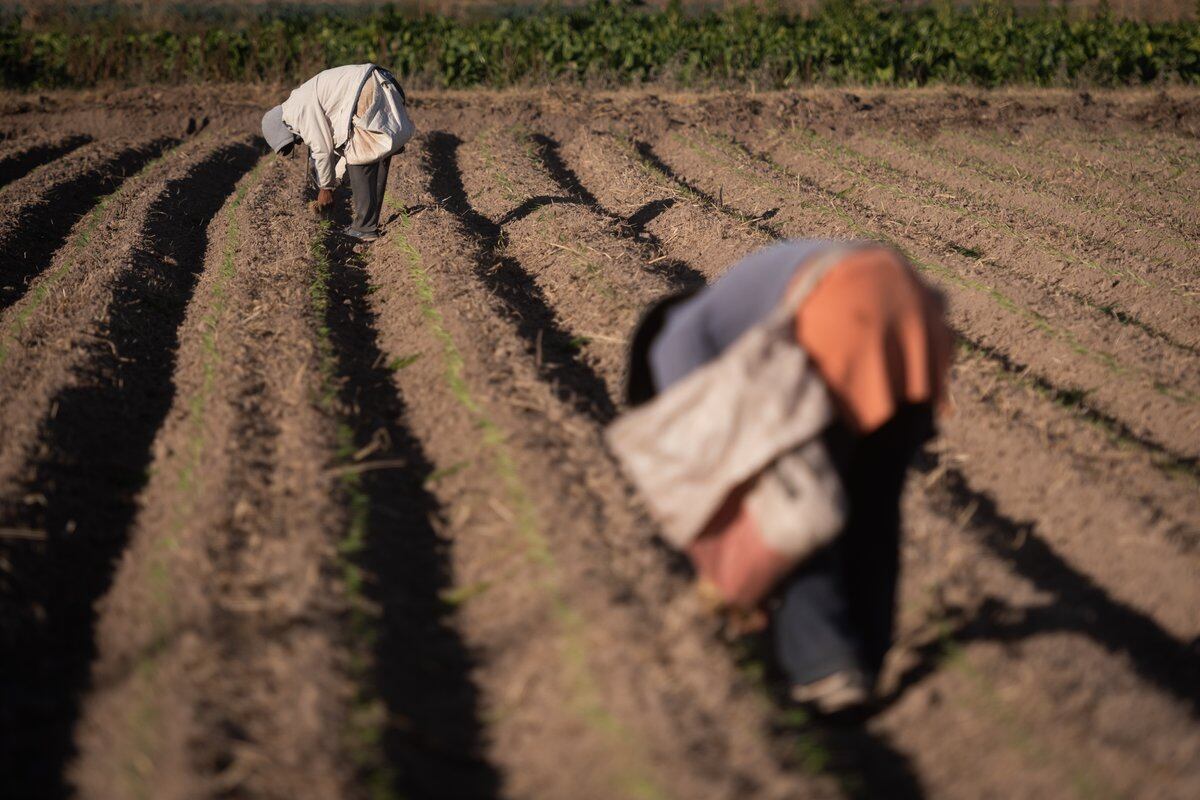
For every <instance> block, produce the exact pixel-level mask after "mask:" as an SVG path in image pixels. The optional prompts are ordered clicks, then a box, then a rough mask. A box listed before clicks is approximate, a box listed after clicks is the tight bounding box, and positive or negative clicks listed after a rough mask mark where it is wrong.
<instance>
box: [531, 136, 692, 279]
mask: <svg viewBox="0 0 1200 800" xmlns="http://www.w3.org/2000/svg"><path fill="white" fill-rule="evenodd" d="M529 138H530V141H531V142H532V143H533V145H534V156H535V160H536V162H537V163H538V164H539V165H540V167H541V168H542V169H543V170H544V171H545V172H546V173H547V174H548V175H549V176H550V178H551V180H553V181H554V183H555V184H556V185H557V186H558V189H559V190H560V191H561V192H562V193H564V194H565V195H567V196H568V197H574V198H576V199H578V200H579V201H580V204H581V205H582V206H584V207H585V208H587V209H589V210H591V211H593V212H594V213H596V214H597V215H599V216H600V217H601V218H602V219H604V220H606V221H607V222H608V223H609V224H610V225H611V228H612V231H611V232H612V233H613V234H614V235H616V236H618V237H620V238H622V239H627V240H629V241H630V242H632V243H633V245H634V246H636V247H637V248H638V250H639V251H640V255H641V264H640V268H641V269H643V270H645V271H647V272H650V273H651V274H653V275H657V276H660V277H661V278H662V279H663V280H664V281H665V282H666V283H667V285H669V286H670V287H671V288H673V289H675V290H683V289H688V288H693V287H696V286H699V285H701V284H702V283H703V282H704V276H703V275H702V274H701V273H700V272H698V271H697V270H696V269H694V268H693V267H692V266H691V265H690V264H688V263H687V262H685V261H683V260H681V259H678V258H674V257H672V256H671V255H670V254H669V253H667V251H666V247H665V246H664V244H663V241H662V239H661V238H659V237H658V236H656V235H655V234H654V233H653V232H651V231H648V230H646V226H647V224H648V223H649V222H650V221H651V220H652V219H653V218H654V217H656V216H658V215H660V214H661V213H662V212H663V211H664V210H666V207H667V206H668V205H669V204H670V199H669V198H667V199H662V200H651V201H650V202H648V203H642V204H640V205H638V206H637V207H636V208H634V209H632V210H631V212H630V213H629V214H628V215H627V216H622V215H621V214H618V213H616V212H614V211H612V210H610V209H608V208H605V207H604V205H602V204H601V203H600V201H599V200H598V199H597V198H596V196H595V195H593V194H592V193H591V192H590V191H589V190H588V189H587V187H586V185H585V184H584V182H583V180H582V179H581V178H580V177H579V175H577V174H576V173H575V171H574V170H573V169H571V167H570V166H569V165H568V164H567V163H566V161H565V160H564V159H563V154H562V145H561V144H560V143H559V142H558V141H556V140H555V139H554V138H552V137H551V136H549V135H547V134H546V133H536V134H533V135H531V136H530V137H529Z"/></svg>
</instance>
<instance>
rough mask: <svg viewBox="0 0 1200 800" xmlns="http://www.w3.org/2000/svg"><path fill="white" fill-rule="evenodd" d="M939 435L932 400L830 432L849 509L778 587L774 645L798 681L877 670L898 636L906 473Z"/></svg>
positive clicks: (828, 436) (828, 437) (828, 441)
mask: <svg viewBox="0 0 1200 800" xmlns="http://www.w3.org/2000/svg"><path fill="white" fill-rule="evenodd" d="M932 434H933V413H932V409H931V407H930V406H929V405H928V404H919V405H909V406H904V407H902V408H901V409H900V410H899V411H898V412H897V413H896V415H895V416H894V417H892V419H891V420H890V421H888V422H887V423H886V424H884V425H883V426H882V427H880V428H879V429H878V430H876V431H873V432H872V433H870V434H868V435H867V436H865V437H861V438H856V437H854V436H853V435H852V434H851V433H850V432H849V431H848V430H847V429H846V428H844V427H843V426H841V425H837V426H835V427H834V428H831V429H830V430H829V431H828V432H827V433H826V444H827V445H828V447H829V451H830V453H831V454H832V455H833V458H834V461H835V462H836V463H837V466H838V471H839V472H840V473H841V476H842V480H843V482H844V484H845V487H846V492H847V497H848V500H849V504H850V513H849V517H848V519H847V521H846V526H845V528H843V529H842V532H841V533H840V534H839V535H838V537H837V539H836V540H834V542H833V543H832V544H831V545H829V546H828V547H826V548H824V549H823V550H821V551H820V552H819V553H817V554H816V555H814V556H813V557H812V558H810V559H808V560H807V561H805V562H804V563H803V564H801V565H800V566H799V567H798V568H797V569H796V571H795V572H793V573H792V575H790V576H789V577H788V578H787V579H786V580H785V581H784V582H783V584H782V587H781V589H780V592H779V595H778V598H777V600H778V607H777V608H776V610H775V612H774V614H773V620H772V623H773V635H774V641H775V651H776V654H777V656H778V658H779V663H780V666H781V667H782V668H783V670H784V673H785V674H786V675H787V677H788V678H789V679H790V680H791V682H792V683H794V684H803V683H812V682H813V681H816V680H819V679H821V678H824V677H826V676H828V675H832V674H833V673H835V672H838V671H840V670H846V669H853V668H857V669H860V670H862V671H863V672H865V673H866V674H867V675H868V676H874V675H877V674H878V672H879V669H880V667H881V666H882V665H883V658H884V656H885V655H886V654H887V651H888V649H889V648H890V647H891V645H892V631H893V627H894V621H895V608H896V584H897V580H898V578H899V573H900V495H901V492H902V491H903V489H904V477H905V473H906V472H907V471H908V466H909V464H910V463H911V461H912V459H913V457H914V456H915V455H916V452H917V450H918V449H920V447H921V445H922V444H923V443H924V442H925V441H927V440H928V439H929V438H930V436H932Z"/></svg>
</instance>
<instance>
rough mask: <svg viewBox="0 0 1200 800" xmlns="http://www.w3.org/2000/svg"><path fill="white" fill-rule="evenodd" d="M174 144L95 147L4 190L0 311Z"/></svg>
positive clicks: (161, 141) (0, 229) (168, 141)
mask: <svg viewBox="0 0 1200 800" xmlns="http://www.w3.org/2000/svg"><path fill="white" fill-rule="evenodd" d="M174 143H175V140H171V139H155V140H153V141H143V142H137V143H129V144H121V143H119V142H102V143H101V142H98V143H95V144H93V145H88V146H86V147H84V148H81V149H80V150H79V151H77V152H76V153H74V154H72V155H71V156H68V157H67V158H64V159H61V160H60V161H58V162H55V163H53V164H51V165H49V167H47V168H46V170H44V171H38V172H36V173H35V174H32V175H29V176H27V177H26V178H24V179H23V180H21V181H18V182H16V183H14V184H12V185H11V186H9V187H8V188H7V190H6V191H5V193H4V196H3V199H2V201H0V219H2V222H0V254H2V255H0V274H3V279H0V310H2V309H4V308H7V307H8V306H10V305H11V304H12V303H13V302H14V301H15V300H16V299H17V298H19V297H20V296H21V295H23V294H24V293H25V291H26V287H27V284H28V282H29V280H30V279H31V278H33V277H34V276H36V275H38V274H39V273H41V272H42V271H43V270H44V269H45V268H46V266H47V265H48V264H49V263H50V260H51V259H52V258H53V256H54V253H55V251H56V250H58V248H59V247H61V246H62V244H63V242H65V241H66V240H67V237H68V236H69V235H70V233H71V228H72V226H73V225H74V224H75V223H76V222H77V221H78V220H79V219H80V217H82V216H83V215H84V214H86V213H87V211H88V209H89V208H91V207H92V206H93V205H94V204H95V203H96V201H97V200H99V199H100V198H101V197H103V196H104V195H106V194H108V193H109V192H112V191H113V190H114V189H116V188H117V187H118V186H120V185H121V182H122V181H123V180H125V178H126V176H128V175H129V174H132V173H134V172H137V171H138V169H140V168H141V167H142V166H143V165H145V164H146V163H147V162H149V161H150V160H151V159H153V158H155V157H156V156H158V155H160V154H161V153H162V152H163V151H164V150H166V149H167V148H168V147H170V146H171V145H172V144H174Z"/></svg>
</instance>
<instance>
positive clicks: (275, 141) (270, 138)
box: [262, 105, 298, 153]
mask: <svg viewBox="0 0 1200 800" xmlns="http://www.w3.org/2000/svg"><path fill="white" fill-rule="evenodd" d="M262 134H263V138H264V139H266V140H267V145H268V146H269V147H270V148H271V149H272V150H274V151H275V152H276V153H278V152H279V151H280V150H282V149H283V148H285V147H287V146H288V145H290V144H295V143H296V139H297V138H298V137H297V136H296V134H294V133H292V129H291V128H289V127H288V126H287V125H285V124H284V122H283V106H282V105H278V106H275V107H274V108H272V109H271V110H270V111H268V112H267V113H265V114H263V118H262Z"/></svg>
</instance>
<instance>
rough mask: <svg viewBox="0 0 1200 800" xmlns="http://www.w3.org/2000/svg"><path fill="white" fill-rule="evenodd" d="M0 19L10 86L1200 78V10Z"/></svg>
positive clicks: (842, 9) (607, 10) (976, 8)
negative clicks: (324, 74)
mask: <svg viewBox="0 0 1200 800" xmlns="http://www.w3.org/2000/svg"><path fill="white" fill-rule="evenodd" d="M24 22H25V24H23V21H22V20H21V19H20V18H17V17H9V18H7V19H5V20H4V21H3V22H2V23H0V82H3V84H4V85H7V86H9V87H55V86H90V85H95V84H98V83H111V82H126V83H146V82H151V83H181V82H189V81H198V80H220V81H271V82H275V81H286V82H298V81H301V80H304V79H306V78H307V77H309V76H311V75H312V74H314V73H316V72H318V71H320V70H321V69H324V68H326V67H329V66H332V65H336V64H345V63H361V62H366V61H373V62H377V63H381V64H385V65H388V66H389V67H391V68H392V69H393V70H394V71H395V72H396V73H397V74H398V75H400V76H402V77H403V78H404V79H405V80H408V81H415V82H417V83H419V84H423V85H435V86H442V87H468V86H493V87H500V86H512V85H522V84H525V85H528V84H536V83H544V82H550V81H558V82H576V83H580V82H582V83H592V84H597V83H600V84H636V83H641V82H647V81H656V80H657V81H668V82H671V83H674V84H677V85H683V86H704V85H730V84H739V83H744V82H748V81H754V82H755V84H756V85H758V86H760V87H763V88H770V87H775V88H780V87H788V86H794V85H797V84H805V83H812V82H822V83H841V84H846V83H852V84H867V85H902V86H913V85H922V84H926V83H930V82H947V83H961V84H974V85H979V86H996V85H1001V84H1011V83H1021V84H1034V85H1074V84H1081V83H1083V84H1089V85H1099V86H1116V85H1128V84H1141V83H1149V82H1165V81H1178V82H1186V83H1196V82H1200V23H1197V22H1162V23H1149V22H1140V21H1134V20H1123V19H1117V18H1115V17H1113V16H1112V15H1110V14H1109V13H1107V12H1106V11H1101V12H1100V13H1098V14H1096V15H1094V16H1090V17H1082V18H1081V17H1078V16H1071V15H1068V14H1067V13H1066V11H1064V10H1062V9H1051V8H1049V7H1046V8H1043V9H1042V10H1040V11H1035V12H1033V13H1027V14H1018V13H1017V12H1016V11H1015V10H1014V9H1013V7H1012V6H1011V5H1010V4H1009V3H1007V2H997V1H996V0H985V1H984V2H981V3H977V4H975V5H973V6H970V7H967V8H956V7H955V6H953V5H952V4H951V3H949V2H941V3H935V4H934V5H929V6H923V7H921V8H918V9H912V8H909V9H902V8H900V7H898V6H896V5H893V4H884V3H882V2H879V0H836V1H835V2H830V3H827V4H826V5H825V6H824V7H823V8H822V9H821V10H820V11H819V12H817V13H815V14H812V15H811V16H808V17H802V16H794V15H787V14H783V13H777V12H764V11H762V10H761V9H757V8H753V7H745V8H734V9H729V10H722V11H709V12H702V13H696V14H689V13H685V12H684V11H683V10H682V9H681V7H680V6H678V5H673V6H670V7H668V8H666V9H664V10H660V11H651V10H645V9H641V8H637V7H635V6H634V5H632V4H630V3H628V2H594V3H592V4H590V5H587V6H584V7H582V8H576V9H563V8H558V7H548V8H546V9H543V10H541V11H537V12H534V13H525V14H522V15H512V16H506V17H498V18H483V19H474V20H461V19H452V18H449V17H439V16H432V15H427V16H421V17H415V16H411V15H407V14H405V13H402V12H399V11H397V10H396V9H394V8H393V7H390V6H385V7H384V8H382V9H380V10H376V11H371V12H368V13H354V14H339V13H337V12H335V11H328V10H315V11H292V12H290V13H281V12H278V11H268V12H264V13H259V14H256V13H254V12H247V13H246V15H245V16H242V17H236V18H231V19H221V20H209V21H205V20H204V19H203V18H198V17H195V16H188V15H185V14H179V15H175V16H170V17H167V18H166V20H165V21H163V20H162V19H158V20H157V21H156V23H155V24H156V25H157V27H154V28H151V27H148V23H147V22H146V21H141V20H136V19H133V18H130V17H125V16H121V15H120V14H113V15H111V16H93V17H88V18H86V22H72V21H71V19H70V18H62V19H57V20H50V21H44V22H40V23H38V22H34V23H32V24H29V23H28V21H24Z"/></svg>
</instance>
